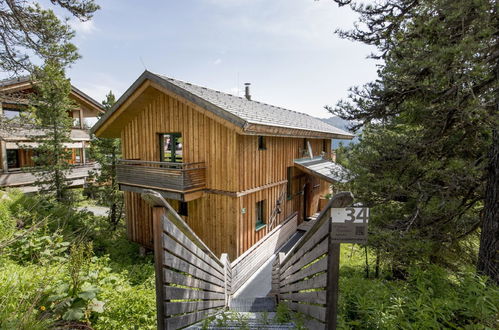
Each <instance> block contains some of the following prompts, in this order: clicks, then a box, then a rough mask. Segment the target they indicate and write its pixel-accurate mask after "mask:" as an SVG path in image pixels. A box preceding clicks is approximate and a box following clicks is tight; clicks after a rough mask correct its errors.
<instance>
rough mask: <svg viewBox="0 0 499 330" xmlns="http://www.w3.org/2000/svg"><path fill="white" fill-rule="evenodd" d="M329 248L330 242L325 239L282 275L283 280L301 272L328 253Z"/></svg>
mask: <svg viewBox="0 0 499 330" xmlns="http://www.w3.org/2000/svg"><path fill="white" fill-rule="evenodd" d="M327 248H328V240H327V239H324V240H323V241H322V242H320V243H319V244H318V245H316V246H315V247H314V248H313V249H312V250H310V251H309V252H308V253H307V254H305V255H303V256H302V257H301V258H300V259H299V260H298V261H297V262H296V263H295V264H294V265H292V266H291V267H289V268H288V269H286V270H285V271H284V272H283V273H281V279H284V278H286V277H287V276H289V275H291V274H293V273H295V272H297V271H299V270H300V269H301V268H302V267H304V266H305V265H307V264H309V263H311V262H312V261H314V260H315V259H317V258H319V257H320V256H322V255H323V254H325V253H326V252H327Z"/></svg>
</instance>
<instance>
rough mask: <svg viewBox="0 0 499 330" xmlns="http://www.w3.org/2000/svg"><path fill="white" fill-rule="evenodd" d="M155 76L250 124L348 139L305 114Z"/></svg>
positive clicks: (336, 130)
mask: <svg viewBox="0 0 499 330" xmlns="http://www.w3.org/2000/svg"><path fill="white" fill-rule="evenodd" d="M155 75H156V76H157V77H160V78H162V79H164V80H166V81H168V82H169V83H171V84H173V85H175V86H177V87H180V88H182V89H183V90H185V91H187V92H189V93H191V94H193V95H195V96H198V97H200V98H202V99H204V100H205V101H207V102H210V103H212V104H213V105H215V106H217V107H219V108H221V109H223V110H225V111H227V112H229V113H231V114H233V115H235V116H237V117H239V118H241V119H243V120H244V121H246V122H248V123H251V124H259V125H268V126H277V127H285V128H292V129H300V130H308V131H315V132H324V133H332V134H341V135H346V136H349V135H351V134H350V133H348V132H345V131H343V130H341V129H339V128H336V127H334V126H331V125H329V124H327V123H325V122H323V121H321V120H320V119H318V118H315V117H312V116H309V115H307V114H305V113H301V112H296V111H292V110H288V109H284V108H281V107H276V106H273V105H270V104H266V103H262V102H258V101H253V100H251V101H250V100H247V99H246V98H245V97H239V96H234V95H231V94H227V93H223V92H219V91H216V90H213V89H209V88H206V87H201V86H197V85H193V84H191V83H187V82H184V81H180V80H177V79H173V78H169V77H166V76H163V75H159V74H155ZM352 137H353V136H352Z"/></svg>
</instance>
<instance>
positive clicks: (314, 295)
mask: <svg viewBox="0 0 499 330" xmlns="http://www.w3.org/2000/svg"><path fill="white" fill-rule="evenodd" d="M352 202H353V195H352V193H350V192H341V193H338V194H336V195H334V196H333V197H332V199H331V200H330V201H329V203H328V205H327V206H326V207H325V208H324V209H323V210H322V212H321V213H320V214H319V216H318V217H317V219H316V220H315V224H314V225H313V226H312V227H311V228H310V229H309V230H308V231H307V232H306V233H305V235H304V236H303V237H302V238H301V239H300V241H298V243H297V244H296V245H295V247H294V248H293V249H291V250H290V251H289V252H288V253H287V254H286V255H285V254H284V253H280V254H279V255H278V256H277V258H276V260H275V261H274V263H273V267H272V291H271V292H272V293H273V294H276V296H277V299H278V301H279V302H284V303H285V304H286V305H287V306H288V307H289V308H290V309H291V310H292V311H295V312H300V313H302V314H304V315H305V316H306V319H305V326H306V327H307V328H309V329H334V328H335V325H334V324H333V323H334V322H332V321H331V317H330V315H331V314H332V310H333V305H334V303H335V300H334V294H335V293H337V289H338V288H337V287H334V286H335V285H334V284H333V283H334V280H333V272H335V271H337V269H336V268H335V265H334V263H333V262H332V260H331V259H332V256H333V255H334V253H337V251H335V250H334V247H333V244H332V243H331V240H330V236H331V235H330V233H331V220H330V219H331V208H333V207H345V206H348V205H350V204H352Z"/></svg>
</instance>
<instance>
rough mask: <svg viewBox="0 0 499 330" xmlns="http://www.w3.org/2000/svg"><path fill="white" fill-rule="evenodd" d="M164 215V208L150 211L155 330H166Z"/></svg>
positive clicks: (155, 208)
mask: <svg viewBox="0 0 499 330" xmlns="http://www.w3.org/2000/svg"><path fill="white" fill-rule="evenodd" d="M165 215H166V209H165V208H164V207H158V206H156V207H154V208H153V210H152V220H153V231H154V233H153V235H154V265H155V272H156V312H157V313H156V315H157V318H158V319H157V329H158V330H164V329H166V324H165V297H164V291H163V285H164V280H163V254H164V251H163V221H162V217H163V216H165Z"/></svg>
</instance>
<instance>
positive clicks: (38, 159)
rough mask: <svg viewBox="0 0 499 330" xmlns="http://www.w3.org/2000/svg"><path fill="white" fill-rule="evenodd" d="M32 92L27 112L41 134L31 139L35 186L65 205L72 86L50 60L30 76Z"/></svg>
mask: <svg viewBox="0 0 499 330" xmlns="http://www.w3.org/2000/svg"><path fill="white" fill-rule="evenodd" d="M32 79H33V89H34V93H33V96H32V97H31V102H30V103H31V104H30V110H31V112H32V114H33V115H34V116H33V117H34V122H35V124H36V126H37V127H38V129H39V130H40V131H41V132H43V134H42V135H37V136H35V137H33V138H34V140H35V142H37V143H38V146H37V147H36V148H35V154H36V156H35V157H34V162H35V168H36V171H35V172H34V173H35V175H36V176H37V182H36V184H37V185H38V186H39V187H40V188H41V190H42V191H46V192H49V193H53V194H54V196H55V198H56V199H57V200H58V201H59V202H68V195H67V189H68V180H67V179H66V177H67V175H68V173H69V172H70V166H69V160H70V157H71V154H70V152H69V151H68V150H67V147H66V146H65V144H66V143H70V142H71V139H70V132H71V117H70V116H69V113H70V112H71V110H73V109H74V107H75V104H74V103H73V102H72V101H71V99H70V98H69V95H70V92H71V83H70V82H69V80H68V79H67V78H66V77H65V73H64V68H63V67H62V66H61V64H60V63H58V62H55V61H49V62H47V63H45V65H43V66H42V67H41V68H38V69H36V70H35V72H34V74H33V78H32Z"/></svg>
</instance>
